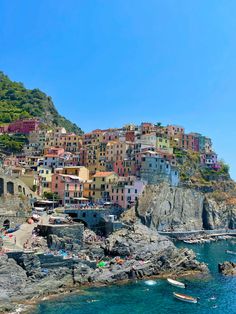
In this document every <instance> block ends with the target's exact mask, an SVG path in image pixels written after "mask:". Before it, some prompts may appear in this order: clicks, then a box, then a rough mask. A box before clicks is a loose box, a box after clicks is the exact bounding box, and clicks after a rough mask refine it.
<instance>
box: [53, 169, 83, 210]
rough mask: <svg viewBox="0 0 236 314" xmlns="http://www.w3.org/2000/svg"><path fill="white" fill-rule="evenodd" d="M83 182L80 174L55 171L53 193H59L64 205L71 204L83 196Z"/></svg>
mask: <svg viewBox="0 0 236 314" xmlns="http://www.w3.org/2000/svg"><path fill="white" fill-rule="evenodd" d="M83 183H84V180H83V179H81V178H80V177H78V176H75V175H66V174H58V173H55V174H53V175H52V193H55V194H57V195H58V197H59V199H60V201H61V203H62V204H63V205H65V204H70V203H73V202H74V200H75V199H76V198H78V197H82V196H83Z"/></svg>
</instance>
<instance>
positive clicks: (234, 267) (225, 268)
mask: <svg viewBox="0 0 236 314" xmlns="http://www.w3.org/2000/svg"><path fill="white" fill-rule="evenodd" d="M218 269H219V272H220V273H221V274H223V275H225V276H236V263H233V262H224V263H222V264H219V265H218Z"/></svg>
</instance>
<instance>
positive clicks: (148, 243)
mask: <svg viewBox="0 0 236 314" xmlns="http://www.w3.org/2000/svg"><path fill="white" fill-rule="evenodd" d="M105 252H106V254H108V255H110V256H120V257H121V258H125V259H126V260H125V261H124V265H123V267H122V269H123V271H125V273H126V275H124V274H123V275H122V277H127V276H128V273H130V271H131V270H134V269H135V270H136V277H138V278H140V277H143V276H151V275H157V274H161V273H163V274H164V273H168V272H172V273H173V272H175V273H178V272H185V271H207V267H206V266H205V264H202V263H199V262H198V261H196V259H195V258H196V256H195V254H194V252H193V251H191V250H188V249H179V250H178V249H177V248H176V247H175V246H174V244H173V243H172V242H171V241H170V240H168V239H167V238H166V237H163V236H160V235H159V234H158V233H157V232H156V231H154V230H151V229H149V228H147V227H146V226H144V225H142V224H138V223H137V224H135V225H133V226H132V227H131V228H129V229H123V230H120V231H117V232H115V233H114V234H112V235H111V236H110V237H109V238H108V239H107V240H106V248H105ZM125 268H126V270H124V269H125ZM112 272H113V274H114V272H116V275H113V277H112V278H117V277H116V276H120V272H119V271H118V272H117V270H116V269H115V268H113V269H112ZM133 275H134V274H133Z"/></svg>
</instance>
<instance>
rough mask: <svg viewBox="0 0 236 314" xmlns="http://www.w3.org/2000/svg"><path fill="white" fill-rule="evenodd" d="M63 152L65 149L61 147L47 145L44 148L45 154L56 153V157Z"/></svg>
mask: <svg viewBox="0 0 236 314" xmlns="http://www.w3.org/2000/svg"><path fill="white" fill-rule="evenodd" d="M64 153H65V150H64V148H62V147H49V148H45V150H44V154H45V155H56V156H58V157H59V156H62V155H63V154H64Z"/></svg>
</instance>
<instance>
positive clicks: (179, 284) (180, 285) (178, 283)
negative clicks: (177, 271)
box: [167, 278, 186, 289]
mask: <svg viewBox="0 0 236 314" xmlns="http://www.w3.org/2000/svg"><path fill="white" fill-rule="evenodd" d="M167 281H168V283H169V284H170V285H172V286H175V287H178V288H183V289H185V288H186V285H185V284H184V283H183V282H180V281H177V280H173V279H170V278H167Z"/></svg>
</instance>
